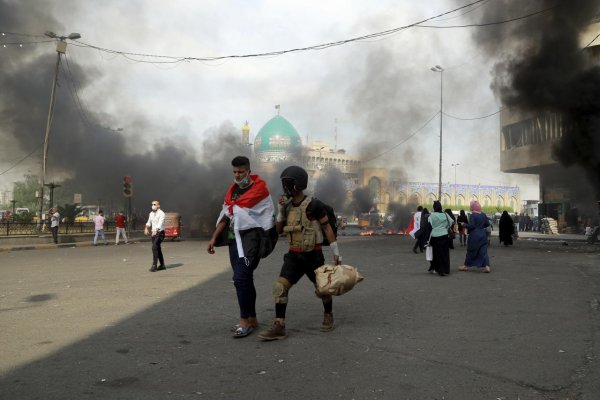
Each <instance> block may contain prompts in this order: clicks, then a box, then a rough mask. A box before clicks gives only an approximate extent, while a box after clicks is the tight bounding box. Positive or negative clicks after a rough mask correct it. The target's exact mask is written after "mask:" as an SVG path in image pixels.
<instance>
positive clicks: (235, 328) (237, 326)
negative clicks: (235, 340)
mask: <svg viewBox="0 0 600 400" xmlns="http://www.w3.org/2000/svg"><path fill="white" fill-rule="evenodd" d="M250 326H251V327H252V328H258V324H256V325H250ZM240 327H241V325H240V324H235V325H233V326H232V327H231V328H229V331H230V332H235V331H237V330H238V329H240Z"/></svg>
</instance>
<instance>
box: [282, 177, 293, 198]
mask: <svg viewBox="0 0 600 400" xmlns="http://www.w3.org/2000/svg"><path fill="white" fill-rule="evenodd" d="M281 185H282V186H283V193H285V195H286V196H289V197H293V196H294V195H295V194H296V181H295V180H294V179H287V178H284V179H282V180H281Z"/></svg>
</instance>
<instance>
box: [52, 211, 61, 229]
mask: <svg viewBox="0 0 600 400" xmlns="http://www.w3.org/2000/svg"><path fill="white" fill-rule="evenodd" d="M59 220H60V214H59V213H57V212H55V213H54V214H52V218H51V219H50V227H51V228H54V227H55V226H58V222H59Z"/></svg>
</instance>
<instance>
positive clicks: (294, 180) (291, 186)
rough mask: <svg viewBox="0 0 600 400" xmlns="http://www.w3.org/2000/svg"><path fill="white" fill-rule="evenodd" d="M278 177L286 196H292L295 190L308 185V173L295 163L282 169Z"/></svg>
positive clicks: (302, 188) (297, 190)
mask: <svg viewBox="0 0 600 400" xmlns="http://www.w3.org/2000/svg"><path fill="white" fill-rule="evenodd" d="M279 178H280V179H281V184H282V185H283V191H284V192H285V194H287V195H288V196H293V195H294V193H295V192H299V191H301V190H304V189H306V187H307V186H308V173H306V171H305V170H304V168H302V167H298V166H297V165H292V166H291V167H287V168H286V169H284V170H283V172H282V173H281V176H280V177H279Z"/></svg>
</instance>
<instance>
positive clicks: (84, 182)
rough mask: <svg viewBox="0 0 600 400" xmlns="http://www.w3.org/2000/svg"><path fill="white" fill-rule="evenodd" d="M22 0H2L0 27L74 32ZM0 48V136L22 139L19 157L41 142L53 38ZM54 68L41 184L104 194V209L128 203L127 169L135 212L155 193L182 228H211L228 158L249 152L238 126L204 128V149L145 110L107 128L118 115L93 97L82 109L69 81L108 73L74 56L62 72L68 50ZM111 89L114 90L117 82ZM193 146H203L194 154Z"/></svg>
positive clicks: (91, 198)
mask: <svg viewBox="0 0 600 400" xmlns="http://www.w3.org/2000/svg"><path fill="white" fill-rule="evenodd" d="M28 3H29V2H13V1H0V29H2V30H4V31H6V32H27V33H32V32H33V33H38V32H39V31H40V30H41V31H45V30H52V31H56V32H70V31H69V30H68V29H67V28H66V27H64V26H62V25H61V24H60V23H58V22H57V19H56V18H55V17H53V16H52V15H51V14H49V13H44V12H42V11H39V10H40V9H41V8H36V7H33V6H31V5H27V4H28ZM39 33H42V32H39ZM15 39H22V40H23V41H29V40H32V39H24V38H19V37H17V38H15V36H10V35H8V36H5V37H2V39H1V40H2V41H3V42H7V41H9V40H10V41H13V40H15ZM36 40H40V39H39V38H38V39H36ZM0 44H2V43H0ZM4 50H5V51H4V52H3V53H4V55H3V56H2V57H0V70H2V74H0V87H1V88H2V96H1V97H0V118H1V119H2V121H3V124H2V127H1V128H0V129H1V131H2V135H0V138H1V139H0V140H2V141H3V142H6V141H12V142H16V143H18V145H19V147H20V149H21V151H22V153H23V155H25V154H28V153H31V152H32V151H35V149H38V148H40V146H41V145H42V143H43V141H44V132H45V126H46V119H47V113H48V104H49V100H50V92H51V84H52V78H53V74H54V66H55V62H56V57H57V56H56V52H55V46H54V43H46V44H40V45H38V46H37V47H35V46H30V47H27V46H25V47H24V48H20V47H18V46H9V47H7V48H6V49H4ZM67 57H68V50H67ZM59 72H60V73H59V79H58V88H57V95H56V105H55V112H54V118H53V121H52V130H51V134H50V141H49V151H48V163H47V168H48V169H47V174H46V176H47V178H46V181H47V182H49V181H51V180H52V181H55V182H56V181H57V180H58V182H59V183H60V184H61V185H62V187H61V188H60V192H62V193H69V198H72V197H71V196H72V193H81V194H82V195H83V202H84V203H86V204H95V203H97V201H98V200H100V199H101V200H102V204H103V205H105V206H107V207H106V208H109V207H108V206H112V208H113V209H115V210H118V209H123V208H124V206H125V204H126V202H125V199H124V198H123V196H122V193H121V189H122V180H123V177H124V176H125V175H129V176H131V177H132V178H133V191H134V197H133V199H132V202H133V208H134V210H135V211H136V213H137V214H139V215H140V217H141V218H147V215H148V214H147V213H148V211H149V209H150V202H151V200H153V199H158V200H160V201H161V204H162V208H163V210H165V211H176V212H180V213H181V214H182V216H183V223H184V225H186V226H187V227H190V225H191V224H192V222H193V223H194V224H195V225H196V226H198V227H202V228H201V230H206V229H210V228H211V227H212V226H214V222H215V220H216V217H217V215H218V212H219V211H220V205H221V204H222V201H223V197H224V194H225V191H226V190H227V188H228V187H229V185H230V184H231V182H232V174H231V165H230V161H231V159H232V158H233V157H234V156H236V155H246V156H249V155H250V148H249V146H246V145H243V144H242V142H241V133H240V132H239V129H237V128H235V127H234V126H233V125H232V124H231V123H229V122H224V123H223V124H222V125H221V126H219V127H214V128H211V129H209V130H208V131H207V132H204V135H203V137H209V139H207V140H205V141H204V142H203V143H202V144H201V146H193V143H191V142H189V139H186V138H184V137H182V136H177V135H174V134H173V133H172V132H175V131H176V129H175V127H170V126H153V125H150V124H149V123H147V122H146V121H147V120H146V118H144V116H143V115H140V114H135V113H133V114H131V113H130V114H129V115H128V116H127V117H128V119H129V120H130V121H135V124H133V126H132V127H131V128H127V129H126V130H125V131H123V132H116V131H114V130H111V129H107V128H106V126H114V124H115V120H116V117H114V116H110V115H104V114H101V113H98V112H95V111H94V108H93V104H88V105H87V107H86V106H85V103H84V107H83V110H82V108H81V107H79V106H78V104H77V99H76V97H75V96H74V87H73V82H76V83H77V88H76V89H78V92H79V93H81V92H83V91H84V90H85V88H86V87H87V86H88V85H89V84H90V83H92V82H93V81H94V80H98V79H101V78H102V77H103V75H104V72H103V71H102V70H101V69H99V68H92V67H89V66H86V67H85V69H84V68H82V67H80V66H79V65H78V64H77V63H76V62H74V61H73V60H70V62H69V68H68V69H67V65H66V62H65V60H64V57H63V61H62V68H61V69H60V70H59ZM113 95H114V96H119V95H120V93H119V92H118V89H116V91H115V92H114V93H113ZM157 131H158V132H161V135H160V136H161V137H162V139H156V140H155V141H154V142H151V143H149V144H150V150H147V148H146V147H141V145H138V144H137V143H142V142H144V141H146V142H147V140H144V139H145V138H146V137H147V136H149V135H148V133H149V132H157ZM0 144H1V143H0ZM194 147H201V150H200V151H199V153H200V154H198V152H196V151H195V150H193V149H194ZM71 202H72V201H71Z"/></svg>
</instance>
